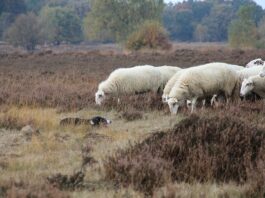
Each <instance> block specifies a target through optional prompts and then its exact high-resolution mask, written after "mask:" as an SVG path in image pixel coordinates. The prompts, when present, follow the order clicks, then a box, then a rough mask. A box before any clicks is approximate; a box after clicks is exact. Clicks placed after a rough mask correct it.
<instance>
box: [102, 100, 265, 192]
mask: <svg viewBox="0 0 265 198" xmlns="http://www.w3.org/2000/svg"><path fill="white" fill-rule="evenodd" d="M256 108H260V109H261V111H262V110H264V107H263V106H262V105H257V106H256ZM240 109H241V106H240V105H236V107H235V106H233V107H230V108H228V109H226V113H225V114H224V112H223V111H221V110H217V113H212V114H213V115H210V116H200V117H199V116H197V115H191V116H190V117H188V118H187V119H184V120H183V121H181V122H180V123H179V124H177V125H176V126H175V127H174V128H173V129H170V130H168V131H162V132H157V133H154V134H152V135H151V136H150V137H149V138H147V139H146V140H144V141H143V142H141V143H139V144H136V145H134V146H131V147H129V148H128V149H126V150H120V151H118V152H117V153H116V154H115V156H113V157H110V158H109V159H108V160H107V161H106V163H105V169H106V172H107V179H110V180H114V181H116V182H117V183H119V184H122V185H124V186H128V185H130V184H132V185H133V186H134V188H135V189H136V190H141V191H144V192H146V193H152V191H153V189H154V188H156V187H160V186H162V185H164V184H165V183H168V182H171V181H173V182H186V183H194V182H218V183H219V182H231V181H232V182H236V183H239V184H243V183H251V184H252V185H253V186H255V188H256V189H255V190H254V191H253V192H256V193H261V194H260V195H262V194H263V193H265V175H264V170H265V163H264V159H265V155H264V153H265V147H264V145H265V128H264V125H263V128H259V127H257V124H256V123H255V122H254V123H253V122H251V119H249V118H251V115H250V114H248V113H247V112H242V111H241V110H240ZM239 112H240V113H241V115H239V114H238V113H239ZM204 113H205V112H203V114H204ZM262 114H263V113H260V115H262ZM206 115H207V114H206ZM255 121H257V120H255Z"/></svg>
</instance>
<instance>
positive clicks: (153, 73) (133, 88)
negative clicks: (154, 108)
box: [95, 65, 180, 105]
mask: <svg viewBox="0 0 265 198" xmlns="http://www.w3.org/2000/svg"><path fill="white" fill-rule="evenodd" d="M179 69H180V68H178V67H176V68H174V67H170V66H162V67H154V66H151V65H143V66H135V67H131V68H120V69H116V70H115V71H113V72H112V73H111V74H110V76H109V77H108V79H107V80H105V81H103V82H101V83H100V84H99V86H98V91H97V92H96V94H95V101H96V104H98V105H101V104H102V102H103V101H104V100H105V99H106V97H107V96H108V95H110V96H116V97H119V96H120V95H125V94H137V93H144V92H149V91H153V92H159V91H160V90H162V89H163V88H164V86H165V84H166V82H167V81H168V80H169V78H171V77H172V76H173V75H174V74H175V72H176V71H177V70H179Z"/></svg>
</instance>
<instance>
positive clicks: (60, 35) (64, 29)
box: [40, 7, 82, 43]
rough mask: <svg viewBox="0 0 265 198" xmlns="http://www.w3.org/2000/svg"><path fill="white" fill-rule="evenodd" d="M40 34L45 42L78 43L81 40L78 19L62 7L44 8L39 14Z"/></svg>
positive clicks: (80, 28) (70, 11)
mask: <svg viewBox="0 0 265 198" xmlns="http://www.w3.org/2000/svg"><path fill="white" fill-rule="evenodd" d="M40 21H41V25H42V27H43V28H42V31H43V32H42V33H43V35H44V38H45V40H47V41H50V42H54V43H60V42H62V41H66V42H71V43H78V42H80V41H81V40H82V27H81V20H80V18H79V17H78V16H77V15H76V14H75V13H74V12H73V11H72V10H69V9H67V8H62V7H45V8H43V9H42V11H41V14H40Z"/></svg>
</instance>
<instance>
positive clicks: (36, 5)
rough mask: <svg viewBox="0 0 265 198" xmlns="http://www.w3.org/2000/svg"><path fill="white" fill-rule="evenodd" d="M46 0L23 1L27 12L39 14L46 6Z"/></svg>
mask: <svg viewBox="0 0 265 198" xmlns="http://www.w3.org/2000/svg"><path fill="white" fill-rule="evenodd" d="M47 2H48V0H25V4H26V7H27V10H28V11H30V12H35V13H37V12H39V11H40V10H41V8H42V7H43V6H44V5H45V4H47Z"/></svg>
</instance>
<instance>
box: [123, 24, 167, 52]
mask: <svg viewBox="0 0 265 198" xmlns="http://www.w3.org/2000/svg"><path fill="white" fill-rule="evenodd" d="M126 47H127V48H128V49H130V50H139V49H142V48H148V49H169V48H170V47H171V45H170V44H169V40H168V37H167V34H166V31H165V29H164V28H163V26H162V25H161V24H160V23H159V22H157V21H146V22H145V23H144V24H143V25H141V26H140V27H139V29H137V30H136V31H135V32H133V33H132V34H131V35H130V36H129V37H128V39H127V42H126Z"/></svg>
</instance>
